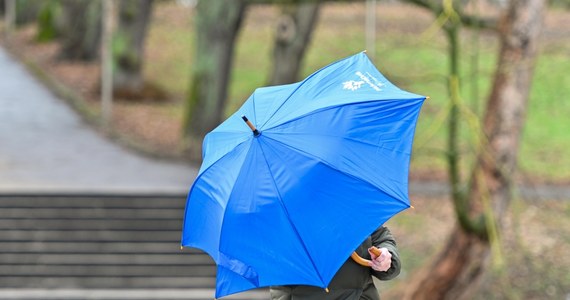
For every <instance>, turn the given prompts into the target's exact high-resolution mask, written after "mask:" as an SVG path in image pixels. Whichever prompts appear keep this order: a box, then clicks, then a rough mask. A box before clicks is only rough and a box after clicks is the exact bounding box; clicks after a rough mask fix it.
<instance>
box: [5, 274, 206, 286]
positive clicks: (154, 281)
mask: <svg viewBox="0 0 570 300" xmlns="http://www.w3.org/2000/svg"><path fill="white" fill-rule="evenodd" d="M215 284H216V279H215V277H214V276H201V277H198V276H194V277H182V276H169V277H159V276H152V277H149V276H146V277H141V276H138V277H135V276H131V277H121V276H112V275H110V276H102V277H94V276H91V277H80V276H57V277H56V276H16V275H12V276H0V286H1V287H2V288H42V289H62V288H63V289H64V288H74V289H125V288H127V289H149V288H152V289H162V288H165V289H168V288H187V289H191V288H198V289H201V288H214V286H215Z"/></svg>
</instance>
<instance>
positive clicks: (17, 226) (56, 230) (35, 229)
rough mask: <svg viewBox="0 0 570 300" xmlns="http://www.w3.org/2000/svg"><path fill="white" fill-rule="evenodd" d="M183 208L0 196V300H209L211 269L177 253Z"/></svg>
mask: <svg viewBox="0 0 570 300" xmlns="http://www.w3.org/2000/svg"><path fill="white" fill-rule="evenodd" d="M184 205H185V196H184V195H175V196H159V195H157V196H149V195H120V196H118V195H90V196H85V195H47V196H46V195H3V196H1V195H0V299H139V300H142V299H213V295H214V290H213V289H214V284H215V273H216V268H215V266H214V264H213V261H212V260H211V259H210V257H209V256H208V255H206V254H205V253H203V252H201V251H198V250H192V249H184V250H180V246H179V245H180V244H179V243H180V232H181V228H182V216H183V212H184ZM228 299H268V295H267V291H266V290H260V291H254V292H250V293H242V294H238V295H235V296H233V297H228Z"/></svg>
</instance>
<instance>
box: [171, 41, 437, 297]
mask: <svg viewBox="0 0 570 300" xmlns="http://www.w3.org/2000/svg"><path fill="white" fill-rule="evenodd" d="M425 99H426V97H425V96H420V95H416V94H412V93H409V92H406V91H403V90H401V89H399V88H398V87H396V86H395V85H393V84H392V83H390V82H389V81H388V80H387V79H386V78H385V77H384V76H383V75H382V74H381V73H380V72H379V71H378V70H377V69H376V68H375V67H374V65H373V64H372V62H371V61H370V60H369V59H368V57H367V56H366V54H365V53H363V52H362V53H359V54H356V55H354V56H351V57H348V58H345V59H343V60H340V61H338V62H336V63H333V64H331V65H328V66H327V67H324V68H322V69H321V70H319V71H317V72H315V73H313V74H312V75H310V76H309V77H307V78H306V79H305V80H303V81H302V82H299V83H295V84H290V85H283V86H273V87H264V88H259V89H257V90H256V91H255V92H254V93H253V94H252V95H251V96H250V97H249V99H248V100H247V101H246V102H245V103H244V104H243V106H242V107H241V108H240V109H239V110H238V111H237V112H236V113H235V114H233V115H232V116H231V117H229V118H228V119H227V120H226V121H225V122H223V123H222V124H221V125H219V126H218V127H217V128H215V129H214V130H213V131H212V132H210V133H209V134H208V135H206V138H205V139H204V147H203V163H202V166H201V168H200V171H199V173H198V177H197V178H196V180H195V182H194V184H193V186H192V188H191V190H190V193H189V195H188V200H187V204H186V212H185V216H184V226H183V232H182V245H183V246H189V247H196V248H199V249H202V250H204V251H205V252H206V253H208V254H209V255H210V256H211V257H212V258H213V260H214V261H215V262H216V264H217V280H216V298H219V297H223V296H225V295H229V294H233V293H237V292H241V291H245V290H248V289H253V288H258V287H265V286H270V285H284V284H303V285H313V286H319V287H322V288H326V287H327V285H328V284H329V283H330V281H331V280H332V278H333V276H334V275H335V273H336V272H337V271H338V269H339V268H340V267H341V265H342V264H343V263H344V262H345V261H346V259H347V258H348V257H349V256H350V255H351V253H352V252H353V251H354V249H355V248H356V247H357V246H358V245H360V243H361V242H362V241H363V240H364V239H365V238H366V237H367V236H368V235H370V234H371V233H372V232H373V231H374V230H375V229H376V228H378V227H379V226H380V225H381V224H383V223H384V222H386V221H387V220H388V219H389V218H391V217H392V216H394V215H395V214H397V213H398V212H400V211H402V210H404V209H407V208H408V207H410V203H409V199H408V168H409V162H410V155H411V150H412V141H413V137H414V131H415V127H416V121H417V118H418V115H419V111H420V109H421V106H422V104H423V102H424V100H425ZM244 121H246V122H244Z"/></svg>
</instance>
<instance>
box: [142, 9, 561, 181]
mask: <svg viewBox="0 0 570 300" xmlns="http://www.w3.org/2000/svg"><path fill="white" fill-rule="evenodd" d="M342 5H343V4H331V5H328V6H327V7H326V9H324V10H323V11H322V12H321V18H320V21H319V23H318V26H317V28H316V31H315V33H314V36H313V39H312V41H311V44H310V45H309V47H308V52H307V56H306V59H305V63H304V65H303V72H302V73H303V74H302V75H303V76H306V75H309V74H310V73H312V72H314V71H316V70H318V69H319V68H321V67H323V66H325V65H327V64H329V63H331V62H333V61H336V60H338V59H340V58H343V57H345V56H349V55H351V54H354V53H357V52H359V51H362V50H363V49H364V45H365V41H364V30H363V23H364V21H363V19H362V18H360V19H359V17H362V16H363V8H362V6H361V5H358V4H345V6H344V7H342ZM390 9H391V8H390V6H387V7H381V9H380V10H379V11H380V13H379V19H380V20H381V22H386V24H382V26H383V28H385V29H383V30H379V32H378V33H377V44H376V53H374V55H372V57H373V60H374V61H375V63H376V64H377V66H378V68H379V69H380V70H381V71H382V72H383V73H384V74H385V75H386V77H387V78H388V79H390V80H391V81H393V82H394V83H395V84H397V85H398V86H400V87H401V88H403V89H406V90H409V91H411V92H415V93H419V94H424V95H429V96H430V100H429V101H427V102H426V104H425V105H424V108H423V110H422V113H421V115H420V119H419V123H418V127H417V132H416V144H415V149H414V156H413V161H412V171H413V172H418V173H422V172H424V173H426V172H427V173H431V172H432V171H433V170H437V171H439V173H444V170H445V166H446V165H445V155H444V153H445V143H446V123H445V116H446V109H447V103H448V98H447V87H446V80H447V79H446V74H447V68H448V64H447V53H446V47H447V45H446V41H445V38H444V37H443V36H442V35H441V33H438V32H436V34H431V35H429V36H426V35H424V32H425V28H428V27H429V25H430V24H431V22H432V21H433V20H432V19H431V16H429V15H427V16H426V15H420V14H419V13H418V12H414V14H417V15H418V18H417V20H415V21H413V22H412V21H410V20H409V18H406V17H403V16H400V17H398V16H397V14H396V15H395V14H393V13H391V12H392V11H394V10H393V9H392V10H390ZM406 9H410V8H406ZM384 10H386V11H388V12H386V13H385V14H384V15H383V13H382V11H384ZM346 12H351V13H352V15H353V17H352V18H350V17H343V16H345V15H347V14H346ZM277 13H278V11H277V10H276V9H275V8H273V7H271V6H259V7H255V8H254V9H250V10H249V12H248V14H247V16H246V20H245V23H244V26H243V29H242V31H241V33H240V35H239V36H238V40H237V48H236V55H235V58H234V69H233V72H232V74H231V86H230V89H229V101H228V106H227V108H226V112H227V114H228V115H229V114H230V113H232V112H233V111H235V110H236V109H237V108H238V107H239V106H240V105H241V103H243V101H245V99H247V97H248V96H249V95H250V94H251V93H252V92H253V90H254V89H255V88H256V87H259V86H264V85H266V82H267V80H268V77H269V72H270V69H271V55H272V54H271V47H272V42H273V26H274V19H275V16H276V15H277ZM192 14H193V12H192V10H190V9H186V10H184V9H181V8H180V7H177V6H176V5H175V4H173V3H168V2H167V3H166V4H161V5H157V13H156V14H155V15H156V17H155V19H154V22H153V24H152V26H151V30H150V36H149V43H148V52H149V58H150V59H149V63H148V64H147V68H146V76H147V77H148V79H149V80H151V81H153V82H156V83H157V84H159V85H160V86H162V87H164V88H166V89H167V90H169V91H170V92H171V93H172V94H173V95H175V97H176V98H177V99H179V101H180V103H181V102H182V101H181V100H182V99H183V98H184V96H185V93H186V91H187V88H188V85H189V80H190V74H191V69H192V53H193V45H192V43H193V32H192V22H191V20H192ZM349 15H350V14H349ZM385 19H386V20H385ZM422 20H423V21H422ZM405 22H412V25H409V26H411V27H413V28H412V29H410V28H408V27H406V26H408V25H406V23H405ZM414 22H415V23H414ZM422 22H423V23H422ZM416 27H417V28H420V29H417V28H416ZM414 28H415V29H414ZM466 33H468V32H463V34H462V36H463V37H464V38H463V43H462V45H461V47H462V51H461V71H462V78H461V84H462V97H463V101H464V103H463V104H464V107H465V108H467V109H470V110H471V111H472V112H474V113H475V114H479V115H481V114H482V112H483V106H484V103H485V100H486V97H487V95H488V94H489V88H490V86H491V80H492V76H493V72H494V68H495V65H496V53H497V40H496V38H494V37H492V36H488V35H480V36H479V37H478V39H477V40H474V39H473V38H472V37H471V36H470V35H469V34H466ZM473 41H477V45H475V46H477V47H474V44H473ZM542 46H543V47H542V53H541V54H542V55H541V56H540V59H539V60H538V62H537V66H536V74H535V79H534V82H533V86H532V90H531V98H530V102H529V109H528V118H527V123H526V126H525V130H524V135H523V140H522V145H521V149H520V156H519V162H520V168H521V170H522V172H524V173H525V174H527V175H526V177H527V178H530V179H534V180H540V181H546V182H568V181H570V168H569V167H568V166H570V155H566V154H567V153H568V151H567V149H569V148H570V139H568V138H567V132H569V130H570V122H568V121H567V119H568V118H567V115H569V114H570V102H568V101H565V100H564V98H563V97H564V95H567V94H568V93H569V92H570V76H568V75H567V74H566V73H567V70H570V60H568V59H567V51H568V49H570V39H568V40H560V39H557V40H554V41H551V42H550V43H543V45H542ZM474 49H478V50H477V51H478V64H477V70H475V69H473V67H472V66H473V65H472V59H473V56H472V54H473V52H474ZM473 72H478V78H477V81H476V82H475V83H473V82H472V78H473V77H472V76H471V74H472V73H473ZM474 95H475V97H477V98H476V99H474ZM460 126H461V130H462V131H461V136H462V145H461V148H462V150H461V151H462V154H464V157H465V158H466V159H464V161H463V169H464V171H465V172H467V171H468V170H469V165H470V163H471V160H470V157H473V154H474V151H475V149H476V145H475V144H474V143H473V137H474V135H473V132H475V131H474V130H475V129H476V128H475V127H474V124H473V122H468V119H467V118H463V122H462V123H461V125H460Z"/></svg>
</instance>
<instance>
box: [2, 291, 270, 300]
mask: <svg viewBox="0 0 570 300" xmlns="http://www.w3.org/2000/svg"><path fill="white" fill-rule="evenodd" d="M213 298H214V290H213V289H136V290H133V289H88V290H85V289H81V290H78V289H49V290H47V289H0V299H1V300H8V299H10V300H12V299H21V300H40V299H41V300H79V299H81V300H95V299H97V300H123V299H124V300H126V299H130V300H158V299H160V300H180V299H185V300H211V299H213ZM223 299H224V300H226V299H227V300H261V299H264V300H269V293H268V291H267V289H259V290H255V291H247V292H243V293H238V294H234V295H230V296H227V297H224V298H223Z"/></svg>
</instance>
